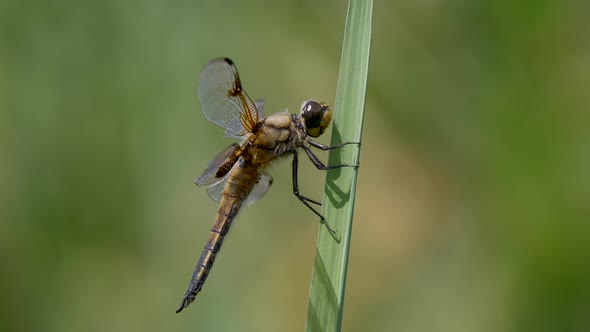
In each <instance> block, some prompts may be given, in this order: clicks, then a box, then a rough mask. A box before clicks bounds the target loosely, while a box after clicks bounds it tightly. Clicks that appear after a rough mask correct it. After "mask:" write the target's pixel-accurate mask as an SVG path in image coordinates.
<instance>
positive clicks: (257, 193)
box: [244, 173, 272, 206]
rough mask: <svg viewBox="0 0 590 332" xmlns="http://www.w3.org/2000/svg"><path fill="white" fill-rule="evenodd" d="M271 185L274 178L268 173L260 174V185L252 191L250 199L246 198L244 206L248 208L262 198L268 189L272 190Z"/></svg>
mask: <svg viewBox="0 0 590 332" xmlns="http://www.w3.org/2000/svg"><path fill="white" fill-rule="evenodd" d="M271 185H272V176H270V174H268V173H260V176H259V177H258V183H257V184H256V185H255V186H254V188H252V191H251V192H250V194H249V195H248V197H246V200H245V201H244V204H245V205H246V206H248V205H250V204H252V203H254V202H256V201H257V200H259V199H260V198H262V196H264V194H265V193H266V192H267V191H268V189H270V186H271Z"/></svg>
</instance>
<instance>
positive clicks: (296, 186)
mask: <svg viewBox="0 0 590 332" xmlns="http://www.w3.org/2000/svg"><path fill="white" fill-rule="evenodd" d="M298 168H299V158H298V156H297V151H296V150H295V151H293V194H295V196H296V197H297V198H298V199H299V200H300V201H301V203H303V204H304V205H305V206H307V207H308V208H309V209H310V210H311V211H312V212H313V213H315V214H316V215H317V216H318V217H320V219H321V222H322V223H323V224H325V225H326V227H327V228H328V230H329V231H330V233H332V234H335V233H336V231H335V230H334V229H333V228H332V227H331V226H330V224H328V222H327V221H326V218H324V216H323V215H322V214H321V213H319V212H318V211H317V210H316V209H315V208H314V207H313V206H311V204H309V203H313V204H316V205H322V203H320V202H318V201H315V200H313V199H310V198H307V197H305V196H303V195H301V194H300V193H299V180H298V176H297V173H298Z"/></svg>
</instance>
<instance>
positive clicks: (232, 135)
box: [223, 99, 264, 139]
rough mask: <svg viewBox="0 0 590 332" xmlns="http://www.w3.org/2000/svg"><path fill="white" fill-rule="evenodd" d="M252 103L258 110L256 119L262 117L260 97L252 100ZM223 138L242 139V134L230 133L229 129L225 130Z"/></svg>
mask: <svg viewBox="0 0 590 332" xmlns="http://www.w3.org/2000/svg"><path fill="white" fill-rule="evenodd" d="M254 105H255V106H256V109H257V110H258V119H262V118H264V115H262V108H263V107H264V100H262V99H258V100H255V101H254ZM223 137H224V138H235V139H242V138H244V136H238V135H236V134H234V133H232V132H231V131H227V130H226V131H225V135H223Z"/></svg>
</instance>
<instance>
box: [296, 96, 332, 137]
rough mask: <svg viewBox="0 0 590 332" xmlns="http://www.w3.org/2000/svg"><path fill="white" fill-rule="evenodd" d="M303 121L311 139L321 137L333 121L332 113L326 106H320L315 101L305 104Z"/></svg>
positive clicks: (302, 109) (302, 114)
mask: <svg viewBox="0 0 590 332" xmlns="http://www.w3.org/2000/svg"><path fill="white" fill-rule="evenodd" d="M301 119H302V120H303V124H304V125H305V128H306V131H307V134H308V135H309V136H311V137H318V136H320V135H321V134H322V133H323V132H324V129H326V127H328V125H329V124H330V121H331V120H332V112H330V109H329V108H328V105H326V104H320V103H318V102H317V101H315V100H309V101H307V102H304V103H303V107H302V108H301Z"/></svg>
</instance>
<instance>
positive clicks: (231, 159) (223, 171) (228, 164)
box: [215, 155, 240, 179]
mask: <svg viewBox="0 0 590 332" xmlns="http://www.w3.org/2000/svg"><path fill="white" fill-rule="evenodd" d="M239 157H240V156H238V155H233V156H231V157H229V158H228V160H227V161H226V162H225V163H224V164H223V165H221V167H219V169H217V172H215V177H216V178H218V179H220V178H222V177H224V176H225V175H226V174H227V173H229V171H230V170H231V169H232V167H234V164H235V163H236V161H238V158H239Z"/></svg>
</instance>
